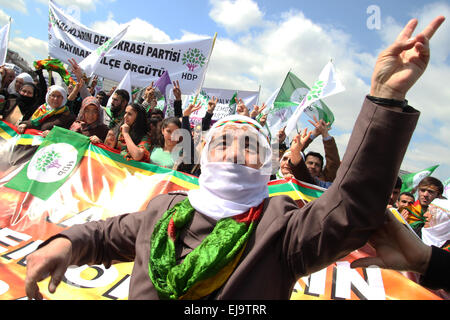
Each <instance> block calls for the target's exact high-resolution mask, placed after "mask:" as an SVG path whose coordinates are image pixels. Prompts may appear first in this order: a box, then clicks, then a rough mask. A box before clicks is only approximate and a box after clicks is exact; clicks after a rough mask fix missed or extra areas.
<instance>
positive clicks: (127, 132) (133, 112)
mask: <svg viewBox="0 0 450 320" xmlns="http://www.w3.org/2000/svg"><path fill="white" fill-rule="evenodd" d="M117 129H120V133H117V132H115V131H116V130H117ZM117 131H118V130H117ZM147 133H148V123H147V117H146V112H145V109H144V108H143V107H142V106H141V105H139V104H136V103H133V104H131V105H129V106H127V107H126V109H125V115H124V118H123V123H122V125H121V126H120V127H119V126H116V128H114V129H111V130H109V132H108V136H107V137H106V139H105V144H106V145H107V146H108V147H110V148H114V149H118V150H120V154H121V155H123V156H124V158H125V159H127V160H135V161H142V162H149V160H150V151H149V150H150V146H151V142H150V139H149V136H148V134H147ZM112 136H113V137H114V138H112ZM115 137H117V138H115Z"/></svg>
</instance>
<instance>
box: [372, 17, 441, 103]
mask: <svg viewBox="0 0 450 320" xmlns="http://www.w3.org/2000/svg"><path fill="white" fill-rule="evenodd" d="M444 20H445V18H444V17H443V16H439V17H437V18H435V19H434V20H433V21H432V22H431V23H430V24H429V25H428V26H427V27H426V28H425V29H424V30H423V31H422V32H421V33H419V34H418V35H417V36H415V37H413V38H411V36H412V34H413V32H414V30H415V28H416V27H417V23H418V22H417V19H412V20H410V21H409V22H408V23H407V25H406V26H405V28H404V29H403V30H402V32H400V34H399V35H398V37H397V39H396V40H395V42H394V43H393V44H392V45H391V46H389V47H388V48H387V49H386V50H384V51H383V52H381V54H380V55H379V56H378V59H377V62H376V64H375V69H374V72H373V75H372V84H371V90H370V95H372V96H375V97H379V98H386V99H395V100H401V101H402V100H404V99H405V96H406V93H407V92H408V90H409V89H410V88H411V87H412V86H413V85H414V83H416V81H417V80H418V79H419V78H420V76H421V75H422V74H423V73H424V72H425V69H426V68H427V65H428V62H429V61H430V47H429V40H430V39H431V37H432V36H433V35H434V33H435V32H436V30H437V29H438V28H439V27H440V25H441V24H442V23H443V22H444Z"/></svg>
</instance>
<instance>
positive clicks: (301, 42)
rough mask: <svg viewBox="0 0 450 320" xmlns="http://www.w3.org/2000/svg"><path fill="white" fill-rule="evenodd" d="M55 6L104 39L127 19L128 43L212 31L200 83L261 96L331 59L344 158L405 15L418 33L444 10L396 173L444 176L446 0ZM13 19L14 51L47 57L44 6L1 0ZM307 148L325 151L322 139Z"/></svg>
mask: <svg viewBox="0 0 450 320" xmlns="http://www.w3.org/2000/svg"><path fill="white" fill-rule="evenodd" d="M54 2H55V3H56V4H57V5H58V6H59V7H60V8H62V9H63V10H64V11H65V12H66V13H69V14H71V15H72V16H74V17H76V18H77V19H78V20H79V21H80V22H81V23H82V24H84V25H86V26H87V27H89V28H92V29H94V30H96V31H98V32H100V33H104V34H106V35H109V36H111V35H113V34H115V33H116V32H118V31H119V29H120V27H121V26H123V25H124V24H126V23H131V27H130V29H129V32H128V34H127V36H126V37H125V39H128V40H138V41H145V42H169V41H173V40H179V39H182V40H188V39H192V38H196V37H199V36H211V37H212V36H213V35H214V33H216V32H217V34H218V35H217V41H216V44H215V47H214V50H213V53H212V56H211V62H210V64H209V67H208V72H207V74H206V79H205V84H204V85H205V87H210V88H211V87H215V88H223V89H239V90H258V88H259V86H261V99H260V101H264V100H265V99H267V98H268V97H269V96H270V95H271V94H272V92H273V91H274V90H276V88H278V87H279V86H280V85H281V83H282V81H283V80H284V77H285V76H286V73H287V72H288V71H289V70H291V72H293V73H295V74H296V75H297V76H298V77H299V78H300V79H302V80H303V81H304V82H305V83H306V84H308V85H310V86H311V85H312V84H313V83H314V82H315V81H316V80H317V77H318V75H319V73H320V71H321V70H322V68H323V67H324V66H325V64H326V63H327V62H328V61H329V60H330V59H333V63H334V65H335V67H336V69H337V72H338V74H339V77H340V79H341V81H342V82H343V83H344V86H345V87H346V91H345V92H343V93H340V94H338V95H336V96H333V97H329V98H325V100H324V101H325V102H326V103H327V105H328V106H329V107H330V108H331V109H332V111H333V113H334V115H335V117H336V121H335V124H334V127H333V129H332V130H331V132H330V133H331V134H332V135H334V136H335V138H336V140H337V141H338V147H339V150H340V153H341V157H342V155H343V153H344V151H345V146H346V144H347V142H348V138H349V136H350V133H351V130H352V127H353V124H354V122H355V119H356V116H357V114H358V112H359V109H360V107H361V103H362V100H363V98H364V96H365V95H366V94H367V93H368V92H369V85H370V84H369V80H370V76H371V73H372V69H373V66H374V63H375V59H376V57H377V55H378V53H379V52H380V50H381V49H382V48H384V47H386V46H387V44H389V43H391V42H392V41H393V40H394V39H395V37H396V36H397V34H398V32H399V31H400V30H401V29H402V27H403V26H404V25H405V24H406V23H407V22H408V21H409V19H411V18H413V17H416V18H418V19H419V26H418V28H417V30H422V29H423V27H424V25H426V24H428V23H429V22H430V21H431V20H432V19H433V18H434V17H435V16H437V15H444V16H446V17H447V21H446V22H444V24H443V25H442V26H441V28H440V29H439V31H438V32H437V33H436V35H435V36H434V37H433V39H432V41H431V54H432V58H431V62H430V65H429V67H428V70H427V72H426V73H425V74H424V76H423V77H422V78H421V79H420V80H419V82H418V83H417V84H416V86H415V87H414V89H413V90H411V91H410V92H409V94H408V96H407V99H408V100H409V102H410V104H411V105H412V106H414V107H416V108H417V109H419V110H420V111H421V112H422V114H421V117H420V120H419V124H418V126H417V128H416V131H415V133H414V136H413V139H412V141H411V143H410V145H409V148H408V151H407V154H406V156H405V159H404V162H403V164H402V169H403V170H407V171H412V172H415V171H420V170H422V169H425V168H428V167H431V166H433V165H435V164H440V167H439V168H438V169H437V170H436V171H435V173H434V174H433V175H434V176H436V177H437V178H439V179H441V180H446V179H447V178H449V177H450V148H449V137H450V126H449V124H450V88H449V87H448V86H447V84H448V83H449V79H450V59H449V53H450V36H449V35H450V21H448V20H449V19H450V1H419V0H408V1H405V0H396V1H384V0H373V1H367V0H347V1H345V0H344V1H335V0H322V1H320V2H319V1H302V0H277V1H273V0H264V1H254V0H233V1H232V0H225V1H223V0H191V1H179V0H177V1H153V0H152V1H137V0H128V1H120V0H103V1H101V0H55V1H54ZM378 14H379V15H378ZM9 17H12V21H13V23H12V29H11V36H10V48H11V49H13V50H15V51H18V52H19V53H20V54H21V55H22V57H24V58H25V59H26V60H27V61H29V62H30V64H31V63H32V61H34V60H38V59H43V58H45V57H47V55H48V52H47V30H48V29H47V24H48V2H47V1H46V0H14V1H11V0H0V26H3V25H4V24H6V23H7V21H8V20H9ZM378 18H379V19H378ZM400 126H401V123H399V127H400ZM310 148H311V149H315V150H316V151H319V152H322V153H323V147H322V144H321V142H320V140H319V139H317V140H316V141H315V142H314V143H313V144H312V145H311V147H310ZM368 170H370V168H368Z"/></svg>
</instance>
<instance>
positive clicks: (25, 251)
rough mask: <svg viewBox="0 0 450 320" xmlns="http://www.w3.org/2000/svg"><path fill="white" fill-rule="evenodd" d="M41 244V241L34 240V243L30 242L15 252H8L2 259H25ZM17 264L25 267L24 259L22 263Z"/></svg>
mask: <svg viewBox="0 0 450 320" xmlns="http://www.w3.org/2000/svg"><path fill="white" fill-rule="evenodd" d="M43 242H44V241H42V240H36V241H33V242H30V243H28V244H26V245H25V246H23V247H21V248H19V249H17V250H14V251H11V252H8V253H7V254H5V255H3V256H2V257H3V258H5V259H11V260H18V259H22V258H24V257H26V256H27V255H29V254H30V253H32V252H33V251H35V250H36V249H37V247H39V245H40V244H41V243H43ZM19 264H23V265H26V263H25V259H24V260H23V261H19Z"/></svg>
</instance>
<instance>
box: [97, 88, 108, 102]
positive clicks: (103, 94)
mask: <svg viewBox="0 0 450 320" xmlns="http://www.w3.org/2000/svg"><path fill="white" fill-rule="evenodd" d="M97 96H100V101H99V102H100V105H101V106H106V105H107V104H108V95H107V94H106V92H105V91H99V92H97Z"/></svg>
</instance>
